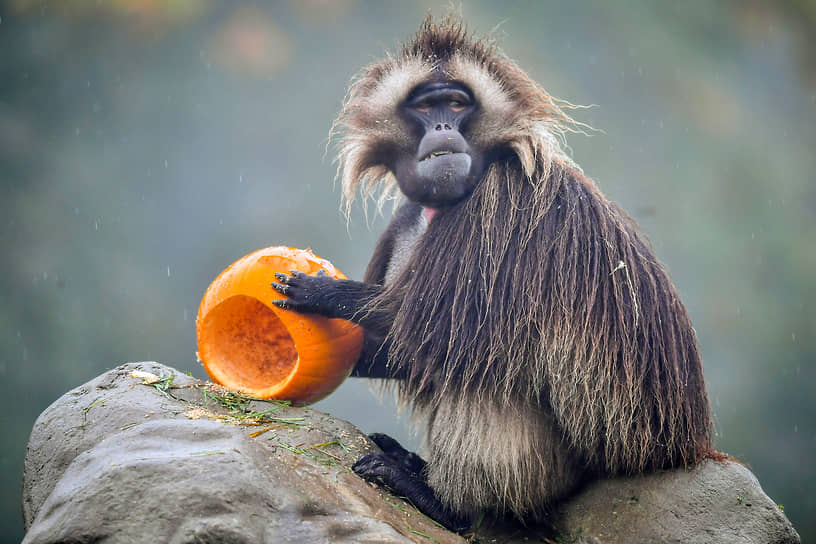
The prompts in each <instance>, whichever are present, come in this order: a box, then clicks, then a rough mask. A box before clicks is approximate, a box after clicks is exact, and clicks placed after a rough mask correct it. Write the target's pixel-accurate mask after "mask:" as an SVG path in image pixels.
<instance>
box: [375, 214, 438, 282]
mask: <svg viewBox="0 0 816 544" xmlns="http://www.w3.org/2000/svg"><path fill="white" fill-rule="evenodd" d="M427 229H428V220H427V218H426V216H425V214H424V213H420V214H419V215H417V217H416V220H415V221H414V222H413V223H411V224H410V225H409V226H408V228H405V229H403V230H402V231H401V232H399V233H398V234H397V235H396V236H395V237H394V245H393V250H392V253H391V258H390V259H389V261H388V266H387V267H386V269H385V283H387V284H388V283H391V282H392V281H393V280H394V279H395V278H396V277H398V276H399V275H400V273H401V272H402V271H403V270H404V269H405V268H406V267H407V266H408V263H409V262H410V260H411V254H412V253H413V252H414V248H415V247H416V245H417V242H418V241H419V239H420V238H421V237H422V235H423V234H425V231H426V230H427Z"/></svg>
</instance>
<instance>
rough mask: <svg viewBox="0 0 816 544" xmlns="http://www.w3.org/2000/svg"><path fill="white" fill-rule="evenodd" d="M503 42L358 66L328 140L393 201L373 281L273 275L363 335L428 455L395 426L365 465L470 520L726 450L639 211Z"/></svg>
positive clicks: (373, 474)
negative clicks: (582, 160) (624, 200)
mask: <svg viewBox="0 0 816 544" xmlns="http://www.w3.org/2000/svg"><path fill="white" fill-rule="evenodd" d="M571 107H572V105H571V104H569V103H568V102H564V101H560V100H557V99H555V98H554V97H552V96H550V95H549V94H548V93H547V92H546V91H544V89H543V88H542V87H541V86H539V85H538V84H537V83H536V82H535V81H533V80H532V79H531V78H530V76H528V75H527V74H526V73H525V72H524V71H522V69H521V68H520V67H519V66H518V65H517V64H516V63H515V62H514V61H512V60H510V59H509V58H508V57H507V56H506V55H505V54H504V53H502V52H501V50H500V49H499V48H498V46H497V45H496V44H495V42H494V41H493V40H492V39H490V38H480V37H474V36H472V35H471V33H470V32H469V31H468V30H467V28H466V27H465V25H464V23H463V22H462V21H461V19H459V18H458V17H454V16H448V17H446V18H443V19H440V20H438V21H437V20H434V19H433V18H432V17H430V16H429V17H428V18H426V20H425V21H424V22H423V23H422V25H421V27H420V29H419V31H418V32H417V33H416V35H415V36H413V38H412V39H410V40H409V41H407V43H405V44H404V46H403V47H402V49H401V51H400V53H399V54H395V55H390V56H387V57H386V58H385V59H383V60H380V61H377V62H374V63H372V64H370V65H369V66H366V67H364V68H363V69H362V70H361V72H360V73H359V74H358V76H357V77H356V78H355V79H354V80H353V82H352V84H351V86H350V89H349V92H348V95H347V97H346V99H345V101H344V105H343V108H342V110H341V112H340V114H339V116H338V118H337V120H336V121H335V125H334V126H333V131H334V132H335V133H336V134H338V135H339V167H338V175H339V176H340V178H341V182H342V187H343V194H344V200H345V201H346V206H347V210H348V206H350V203H351V201H352V200H353V199H354V198H355V195H357V194H359V193H363V194H364V195H366V196H367V195H370V194H371V193H372V191H374V190H375V188H376V187H378V186H383V187H384V190H383V192H382V193H381V195H382V196H381V198H387V197H388V196H389V195H391V194H394V193H397V194H400V195H401V196H400V198H401V201H400V202H401V204H399V207H398V208H397V209H396V210H395V212H394V215H393V217H392V219H391V222H390V223H389V224H388V226H387V227H386V229H385V231H384V233H383V234H382V235H381V237H380V239H379V240H378V242H377V245H376V248H375V250H374V254H373V256H372V258H371V261H370V263H369V265H368V268H367V269H366V272H365V275H364V278H363V281H362V282H358V281H354V280H338V279H333V278H330V277H328V276H327V275H325V274H318V275H315V276H308V275H305V274H302V273H298V272H295V271H293V272H292V273H291V274H277V275H276V278H275V279H276V281H275V282H274V283H273V284H272V286H273V287H274V288H275V289H277V290H278V291H279V292H281V293H282V294H284V295H286V296H287V297H288V298H286V299H282V300H280V301H278V302H277V304H278V306H280V307H282V308H288V309H291V310H295V311H299V312H305V313H317V314H320V315H324V316H327V317H340V318H344V319H349V320H351V321H353V322H355V323H358V324H359V325H361V326H362V327H363V329H364V347H363V353H362V355H361V357H360V360H359V362H358V363H357V366H356V367H355V369H354V371H353V375H354V376H358V377H370V378H382V379H388V380H389V382H388V383H392V384H394V387H395V388H396V391H397V392H398V393H399V394H400V395H401V397H402V398H403V399H404V400H405V401H406V402H407V403H408V404H409V405H410V407H411V409H412V410H413V411H414V413H415V414H418V415H419V416H421V417H422V418H424V421H425V427H426V428H425V442H426V449H427V455H426V458H425V459H423V458H421V457H419V456H418V455H416V454H414V453H411V452H408V451H407V450H405V449H404V448H402V446H400V445H399V444H398V443H397V442H396V441H395V440H393V439H391V438H390V437H388V436H386V435H382V434H374V435H371V437H372V439H373V440H374V441H375V443H377V445H378V446H379V447H380V448H381V449H382V453H374V454H368V455H364V456H362V457H361V458H360V459H359V460H358V461H357V463H356V464H355V465H354V466H353V467H352V468H353V470H354V471H355V472H356V473H357V474H359V475H361V476H362V477H363V478H365V479H367V480H369V481H372V482H378V483H380V484H383V485H385V486H386V487H388V488H390V489H391V490H393V491H394V492H395V493H396V494H397V495H401V496H405V497H407V498H408V499H409V500H411V501H412V502H413V504H414V505H416V506H417V507H418V508H419V509H420V510H421V511H423V512H425V513H426V514H428V515H429V516H430V517H432V518H434V519H436V520H438V521H439V522H441V523H443V524H444V525H446V526H448V527H450V528H453V529H455V530H460V531H461V530H465V529H467V527H468V526H470V524H471V522H472V521H473V519H475V517H476V516H478V515H479V514H481V513H484V512H489V513H494V514H496V515H499V516H505V517H509V518H511V519H517V520H520V521H522V522H525V523H527V522H539V521H542V520H545V519H546V516H547V515H548V513H549V512H551V510H552V508H553V506H554V505H556V504H557V503H558V502H559V501H562V500H564V499H565V498H566V497H568V496H569V495H570V494H572V493H574V492H576V490H578V489H579V488H580V486H581V485H583V484H584V483H586V482H587V481H590V480H592V479H593V478H600V477H603V476H605V475H619V474H638V473H643V472H647V471H653V470H657V469H667V468H673V467H692V466H694V465H695V464H697V463H698V462H700V461H701V460H702V459H704V458H705V457H707V456H708V455H709V454H710V452H712V451H713V450H712V443H711V440H712V438H711V434H712V423H711V414H710V408H709V401H708V396H707V393H706V389H705V382H704V379H703V370H702V362H701V357H700V353H699V348H698V345H697V339H696V333H695V331H694V329H693V327H692V324H691V321H690V319H689V316H688V313H687V312H686V309H685V307H684V306H683V303H682V302H681V300H680V297H679V295H678V293H677V290H676V289H675V287H674V285H673V284H672V282H671V280H670V279H669V276H668V274H667V272H666V270H665V269H664V267H663V266H662V265H661V264H660V262H659V261H658V259H657V257H656V256H655V253H654V251H653V249H652V247H651V244H650V242H649V241H648V240H647V238H646V237H645V235H644V234H642V233H641V231H640V228H639V226H638V225H637V224H636V222H635V221H634V219H632V218H631V217H630V216H629V215H627V214H626V212H625V211H623V210H622V209H621V208H620V207H619V206H617V205H616V204H614V203H613V202H612V201H611V200H609V199H608V198H607V197H606V196H604V195H603V194H602V193H601V192H600V190H599V189H598V187H597V185H596V184H595V182H594V181H593V180H592V179H590V178H589V177H588V176H587V175H585V174H584V172H583V171H582V169H581V168H580V167H579V166H578V165H577V164H576V163H575V162H574V161H573V160H572V159H571V158H570V157H569V156H568V154H567V153H566V152H565V151H564V146H563V141H564V137H565V135H566V134H567V133H570V132H577V131H580V130H581V127H582V125H581V124H580V123H578V122H577V121H575V120H574V119H573V118H572V117H571V116H570V114H569V110H570V108H571Z"/></svg>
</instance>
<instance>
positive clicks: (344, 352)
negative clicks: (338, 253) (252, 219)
mask: <svg viewBox="0 0 816 544" xmlns="http://www.w3.org/2000/svg"><path fill="white" fill-rule="evenodd" d="M321 269H323V270H325V271H326V272H327V273H328V275H329V276H332V277H334V278H340V279H345V276H344V275H343V274H342V273H341V272H340V271H338V270H337V269H335V268H334V266H332V264H331V263H330V262H329V261H327V260H325V259H321V258H320V257H317V256H316V255H314V254H313V253H312V252H311V251H309V250H302V249H294V248H290V247H270V248H266V249H262V250H260V251H256V252H255V253H251V254H249V255H247V256H246V257H244V258H242V259H239V260H238V261H236V262H235V263H233V264H232V265H231V266H230V267H229V268H227V269H226V270H224V272H222V273H221V274H220V275H219V276H218V277H217V278H216V279H215V281H213V282H212V284H210V286H209V288H208V289H207V292H206V293H204V298H203V299H202V300H201V306H200V307H199V309H198V318H197V319H196V333H197V337H198V357H199V359H200V360H201V362H202V363H203V364H204V369H205V370H206V371H207V374H208V375H209V376H210V379H212V381H214V382H216V383H219V384H221V385H223V386H225V387H228V388H230V389H235V390H238V391H241V392H244V393H246V394H248V395H251V396H253V397H258V398H264V399H273V398H274V399H285V400H290V401H292V403H293V404H298V405H303V404H310V403H313V402H317V401H318V400H320V399H322V398H324V397H326V396H327V395H329V394H330V393H331V392H332V391H334V390H335V389H336V388H337V387H338V386H339V385H340V384H341V383H342V382H343V380H345V379H346V378H347V377H348V375H349V374H350V373H351V370H352V368H354V365H355V363H356V362H357V359H359V357H360V351H361V350H362V346H363V331H362V329H361V328H360V327H358V326H356V325H354V324H353V323H350V322H348V321H345V320H342V319H329V318H326V317H322V316H318V315H311V314H301V313H298V312H295V311H292V310H284V309H281V308H278V307H277V306H275V305H274V304H272V301H273V300H279V299H282V298H285V297H284V296H283V295H281V294H280V293H278V292H277V291H275V290H274V289H273V288H272V287H271V286H270V283H271V282H273V281H276V280H275V272H285V273H289V271H290V270H299V271H301V272H305V273H307V274H316V273H317V272H318V271H319V270H321Z"/></svg>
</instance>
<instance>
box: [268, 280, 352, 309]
mask: <svg viewBox="0 0 816 544" xmlns="http://www.w3.org/2000/svg"><path fill="white" fill-rule="evenodd" d="M290 274H291V275H287V274H283V273H281V272H276V273H275V277H276V278H277V280H278V282H279V283H276V282H273V283H272V288H273V289H275V291H277V292H278V293H280V294H282V295H286V297H287V298H285V299H282V300H276V301H274V302H273V304H274V305H275V306H277V307H278V308H284V309H287V310H295V311H298V312H302V313H306V314H319V315H322V316H326V317H339V316H340V315H342V312H343V309H344V308H342V307H341V305H342V302H341V301H339V300H338V298H339V297H338V296H337V291H338V283H339V281H338V280H336V279H334V278H332V277H331V276H329V275H328V274H327V273H326V271H325V270H320V271H319V272H318V273H317V275H316V276H310V275H309V274H306V273H304V272H299V271H297V270H292V271H290Z"/></svg>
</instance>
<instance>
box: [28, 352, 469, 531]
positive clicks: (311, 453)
mask: <svg viewBox="0 0 816 544" xmlns="http://www.w3.org/2000/svg"><path fill="white" fill-rule="evenodd" d="M133 371H142V372H148V373H152V374H154V375H157V376H171V375H172V376H173V385H174V386H177V387H178V386H180V388H174V389H166V390H165V391H164V392H162V391H161V390H160V389H161V387H162V384H161V383H159V384H156V385H157V386H158V387H157V386H150V385H144V384H142V383H141V382H142V380H141V379H139V378H134V377H132V376H131V374H132V372H133ZM217 395H219V392H218V391H217V390H209V386H207V385H202V384H200V383H199V382H197V381H196V380H194V379H193V378H190V377H188V376H185V375H183V374H181V373H179V372H177V371H175V370H173V369H171V368H168V367H165V366H163V365H159V364H157V363H132V364H126V365H122V366H120V367H118V368H116V369H114V370H111V371H109V372H107V373H105V374H103V375H102V376H100V377H98V378H96V379H95V380H92V381H90V382H88V383H87V384H85V385H83V386H81V387H79V388H77V389H75V390H73V391H71V392H69V393H67V394H66V395H64V396H63V397H62V398H60V399H59V400H57V401H56V402H55V403H54V404H52V405H51V406H50V407H49V408H47V409H46V410H45V412H43V413H42V414H41V415H40V417H39V418H38V419H37V422H36V423H35V425H34V430H33V431H32V434H31V438H30V440H29V444H28V448H27V452H26V460H25V469H24V470H25V472H24V475H23V511H24V522H25V527H26V530H27V533H26V536H25V540H24V542H25V543H31V544H34V543H56V542H169V543H187V542H191V543H192V542H207V543H218V542H223V543H247V544H249V543H256V542H257V543H260V542H292V543H304V542H423V543H427V542H432V541H430V540H429V539H428V537H426V536H423V535H428V536H430V537H433V538H435V539H436V540H437V541H439V542H445V543H448V542H449V543H462V542H464V540H463V539H462V538H460V537H458V536H456V535H454V534H452V533H449V532H447V531H445V530H443V529H441V528H440V527H438V526H436V525H435V524H434V523H433V522H432V521H431V520H429V519H428V518H426V517H425V516H423V515H422V514H420V513H418V512H417V511H416V510H414V509H413V508H412V507H411V506H410V505H409V504H407V503H405V502H404V501H401V500H399V499H396V498H394V497H391V496H389V495H388V494H386V493H384V492H383V491H382V490H380V489H377V488H375V487H373V486H371V485H369V484H367V483H365V482H364V481H363V480H361V479H360V478H358V477H357V476H356V475H355V474H353V473H352V472H350V470H349V468H348V467H349V466H350V465H351V464H352V463H353V462H354V460H356V459H357V457H358V456H359V455H361V454H362V453H364V452H367V451H371V449H372V448H374V445H373V444H372V443H371V442H370V441H369V440H368V438H367V437H365V436H364V435H363V434H361V433H360V432H359V431H358V430H356V429H355V428H354V427H352V426H351V425H349V424H348V423H346V422H343V421H339V420H337V419H334V418H332V417H330V416H328V415H326V414H323V413H321V412H317V411H315V410H309V409H301V408H290V407H285V406H281V405H279V404H278V403H267V402H259V401H253V402H252V403H250V404H249V405H248V406H246V410H249V411H254V412H262V411H264V410H273V411H272V412H269V413H267V414H266V416H265V417H262V418H260V419H265V423H263V424H262V425H246V423H251V422H254V421H253V420H257V419H258V418H251V417H245V414H242V413H241V412H235V411H232V415H230V413H231V411H230V410H229V409H227V408H225V407H224V406H222V405H220V404H218V403H217V402H216V400H215V397H216V396H217ZM226 400H228V401H229V400H237V401H239V402H240V399H230V398H227V399H226ZM236 415H237V416H238V417H235V416H236ZM272 418H275V419H272ZM264 429H267V430H264ZM259 431H261V432H260V434H256V433H258V432H259ZM253 435H254V436H253Z"/></svg>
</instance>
